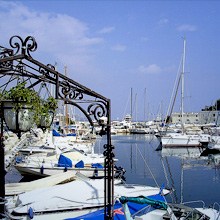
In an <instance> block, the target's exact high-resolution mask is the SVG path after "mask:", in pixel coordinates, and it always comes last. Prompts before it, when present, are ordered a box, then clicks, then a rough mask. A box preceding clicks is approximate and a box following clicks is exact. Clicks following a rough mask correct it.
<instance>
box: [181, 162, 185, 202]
mask: <svg viewBox="0 0 220 220" xmlns="http://www.w3.org/2000/svg"><path fill="white" fill-rule="evenodd" d="M183 164H184V159H182V163H181V192H180V193H181V194H180V203H183Z"/></svg>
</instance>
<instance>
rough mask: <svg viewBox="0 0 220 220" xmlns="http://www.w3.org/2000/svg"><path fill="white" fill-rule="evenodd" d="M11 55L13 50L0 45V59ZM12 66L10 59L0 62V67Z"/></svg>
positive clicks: (7, 67)
mask: <svg viewBox="0 0 220 220" xmlns="http://www.w3.org/2000/svg"><path fill="white" fill-rule="evenodd" d="M12 55H13V50H11V49H7V48H5V47H2V46H0V59H4V58H6V57H10V56H12ZM12 66H13V62H12V61H6V62H0V68H5V70H7V69H11V68H12Z"/></svg>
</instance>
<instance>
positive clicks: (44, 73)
mask: <svg viewBox="0 0 220 220" xmlns="http://www.w3.org/2000/svg"><path fill="white" fill-rule="evenodd" d="M47 66H48V67H49V68H50V69H52V70H55V66H53V65H52V64H47ZM39 73H41V74H42V78H45V77H48V76H50V77H52V78H55V75H54V74H53V76H51V75H50V71H49V70H48V69H45V68H43V67H41V66H40V67H39Z"/></svg>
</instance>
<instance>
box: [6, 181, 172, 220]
mask: <svg viewBox="0 0 220 220" xmlns="http://www.w3.org/2000/svg"><path fill="white" fill-rule="evenodd" d="M160 192H161V189H160V188H158V187H151V186H144V185H133V184H121V181H120V180H115V182H114V198H120V197H121V196H141V195H143V196H152V195H157V194H158V193H160ZM161 193H163V195H167V194H168V193H169V190H167V189H162V192H161ZM104 200H105V196H104V179H89V180H88V179H87V178H86V179H84V178H81V180H75V181H72V182H69V183H65V184H61V185H56V186H52V187H45V188H40V189H36V190H32V191H30V192H25V193H23V194H20V195H18V196H17V197H14V198H9V199H8V200H7V203H6V208H7V210H6V212H7V214H8V216H9V217H10V219H28V217H29V216H30V215H32V218H34V219H36V220H37V219H47V220H50V219H53V220H56V219H59V220H60V219H68V218H73V217H77V216H80V215H82V214H83V212H84V213H89V212H91V211H92V210H94V209H100V208H103V207H104ZM33 215H34V217H33Z"/></svg>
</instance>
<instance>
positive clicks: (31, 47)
mask: <svg viewBox="0 0 220 220" xmlns="http://www.w3.org/2000/svg"><path fill="white" fill-rule="evenodd" d="M17 40H19V41H20V42H19V43H18V42H17ZM9 43H10V46H11V47H12V48H14V49H17V50H16V52H15V53H14V55H16V54H18V52H19V51H20V50H21V54H23V55H26V53H27V54H28V56H30V57H31V55H30V52H34V51H36V50H37V42H36V40H35V38H34V37H32V36H28V37H26V38H25V40H23V39H22V38H21V37H20V36H18V35H15V36H13V37H11V38H10V40H9Z"/></svg>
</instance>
